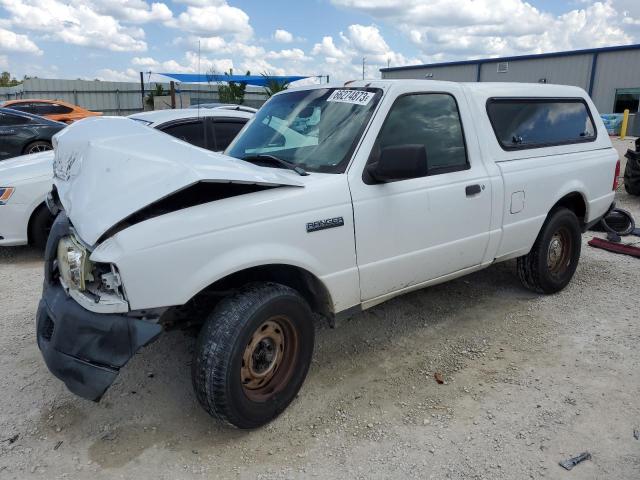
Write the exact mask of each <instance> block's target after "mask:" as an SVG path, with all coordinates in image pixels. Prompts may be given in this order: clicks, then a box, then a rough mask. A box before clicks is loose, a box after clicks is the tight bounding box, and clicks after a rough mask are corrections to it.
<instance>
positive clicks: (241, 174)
mask: <svg viewBox="0 0 640 480" xmlns="http://www.w3.org/2000/svg"><path fill="white" fill-rule="evenodd" d="M54 147H55V158H54V162H53V173H54V183H55V185H56V188H57V190H58V195H59V197H60V201H61V203H62V206H63V207H64V209H65V211H66V214H67V216H68V217H69V219H70V220H71V222H72V223H73V225H74V227H75V229H76V231H77V233H78V235H79V236H80V238H81V239H82V240H83V241H84V242H86V243H87V244H89V245H93V244H95V243H96V242H97V241H98V239H99V238H100V237H101V236H102V235H103V234H104V233H105V232H106V231H107V230H109V229H110V228H111V227H112V226H114V225H115V224H117V223H118V222H120V221H122V220H124V219H125V218H127V217H129V216H130V215H132V214H134V213H136V212H138V211H139V210H141V209H143V208H144V207H146V206H148V205H150V204H152V203H154V202H156V201H158V200H161V199H163V198H165V197H167V196H169V195H171V194H172V193H174V192H177V191H179V190H182V189H184V188H186V187H188V186H190V185H193V184H196V183H199V182H215V183H239V184H245V185H247V184H248V185H261V186H281V185H288V186H296V187H302V186H304V184H303V183H301V182H299V181H297V180H295V179H294V178H293V177H292V176H290V175H288V174H285V173H280V172H278V171H275V170H274V169H266V168H264V167H259V166H256V165H252V164H250V163H248V162H245V161H242V160H238V159H236V158H233V157H228V156H225V155H221V154H218V153H213V152H210V151H208V150H205V149H202V148H198V147H194V146H192V145H190V144H188V143H185V142H183V141H181V140H178V139H176V138H174V137H171V136H169V135H167V134H165V133H162V132H160V131H157V130H154V129H152V128H150V127H147V126H145V125H142V124H141V123H139V122H136V121H134V120H131V119H128V118H122V117H94V118H88V119H85V120H83V121H82V122H78V123H74V124H72V125H70V126H69V127H67V128H65V129H64V130H63V131H61V132H60V133H58V134H57V135H56V136H55V137H54Z"/></svg>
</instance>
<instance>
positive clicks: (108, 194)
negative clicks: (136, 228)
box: [37, 118, 303, 401]
mask: <svg viewBox="0 0 640 480" xmlns="http://www.w3.org/2000/svg"><path fill="white" fill-rule="evenodd" d="M54 145H55V156H54V163H53V170H54V171H53V173H54V188H53V190H52V192H51V194H50V195H49V197H48V199H47V205H48V206H49V209H50V210H51V211H52V213H54V214H57V218H56V221H55V222H54V224H53V227H52V229H51V233H50V235H49V239H48V242H47V247H46V250H45V280H44V288H43V294H42V299H41V301H40V304H39V307H38V313H37V338H38V346H39V347H40V350H41V351H42V354H43V356H44V359H45V362H46V364H47V366H48V367H49V369H50V370H51V372H52V373H53V374H54V375H55V376H56V377H58V378H59V379H61V380H62V381H64V383H65V384H66V385H67V387H68V388H69V390H71V391H72V392H73V393H75V394H77V395H79V396H81V397H84V398H86V399H89V400H94V401H98V400H99V399H100V398H101V397H102V395H103V394H104V392H105V391H106V389H107V388H109V386H110V385H111V384H112V383H113V381H114V380H115V378H116V376H117V375H118V372H119V370H120V368H122V367H123V366H124V365H125V364H126V363H127V362H128V361H129V359H131V357H132V356H133V355H134V354H135V353H136V351H138V350H139V349H140V348H142V347H143V346H145V345H147V344H148V343H150V342H152V341H153V340H155V339H156V338H157V337H158V336H159V335H160V333H161V332H162V329H163V328H162V325H161V324H160V315H161V314H162V313H163V312H164V311H165V310H166V308H167V305H166V304H163V299H161V298H159V299H157V302H158V304H157V305H156V307H158V308H148V309H145V310H133V311H132V310H131V305H132V303H133V302H132V300H131V299H130V298H128V297H127V289H126V284H127V282H126V278H124V279H123V278H121V270H120V269H119V268H118V265H117V264H116V263H117V261H118V260H115V259H112V258H111V257H110V256H109V255H107V256H106V259H105V256H104V251H103V252H102V256H100V255H96V249H97V248H99V247H100V246H102V245H104V244H105V243H106V242H105V241H106V240H107V239H110V238H112V237H114V236H117V234H118V233H119V232H120V231H122V230H124V229H127V228H129V227H131V226H132V225H135V224H138V223H141V222H145V221H148V220H150V219H152V218H154V217H157V216H160V215H166V214H168V213H171V212H175V211H177V210H182V209H186V208H189V207H193V206H196V205H201V204H203V203H209V202H214V201H216V200H221V199H224V198H229V197H234V196H238V195H244V194H249V193H253V192H257V191H260V190H264V189H268V188H274V187H279V186H296V187H301V186H303V184H300V183H299V182H298V181H296V180H294V179H293V178H289V177H287V176H286V175H284V174H281V173H279V172H274V171H270V170H269V169H264V168H261V167H257V166H255V165H251V164H249V163H247V162H243V161H241V160H237V159H234V158H230V157H225V156H223V155H219V154H215V153H213V152H209V151H206V150H203V149H201V148H197V147H194V146H192V145H189V144H187V143H185V142H182V141H179V140H176V139H175V138H173V137H170V136H169V135H166V134H164V133H161V132H158V131H156V130H153V129H149V128H147V127H145V126H143V125H140V124H138V123H137V122H133V121H131V120H129V119H123V118H96V119H87V120H83V121H82V122H78V123H77V124H73V125H70V126H69V127H67V128H66V129H64V130H63V131H62V132H60V134H58V135H57V136H56V137H55V138H54ZM92 255H93V257H94V258H93V259H92ZM98 258H99V259H100V260H99V261H98V260H97V259H98ZM110 260H112V261H110ZM120 261H122V258H120ZM127 266H129V265H127V264H124V265H121V267H122V272H125V271H126V267H127ZM134 287H135V285H133V286H132V287H131V288H132V289H133V288H134Z"/></svg>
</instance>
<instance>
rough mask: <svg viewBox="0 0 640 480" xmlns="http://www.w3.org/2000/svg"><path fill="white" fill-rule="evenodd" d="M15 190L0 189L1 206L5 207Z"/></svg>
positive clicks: (9, 188) (8, 188) (11, 188)
mask: <svg viewBox="0 0 640 480" xmlns="http://www.w3.org/2000/svg"><path fill="white" fill-rule="evenodd" d="M14 191H15V188H13V187H0V205H4V204H6V203H7V201H8V200H9V199H10V198H11V195H13V192H14Z"/></svg>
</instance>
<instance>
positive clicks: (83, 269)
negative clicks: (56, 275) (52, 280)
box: [58, 237, 93, 290]
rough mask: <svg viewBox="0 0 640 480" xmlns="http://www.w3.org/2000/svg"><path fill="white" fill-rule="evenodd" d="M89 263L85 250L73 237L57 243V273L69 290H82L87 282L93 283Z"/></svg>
mask: <svg viewBox="0 0 640 480" xmlns="http://www.w3.org/2000/svg"><path fill="white" fill-rule="evenodd" d="M91 270H92V268H91V262H90V261H89V254H88V252H87V250H86V249H85V248H84V247H83V246H82V245H81V244H80V243H79V242H78V241H77V240H75V239H74V238H73V237H64V238H61V239H60V241H59V242H58V271H59V272H60V276H61V277H62V281H63V283H64V284H65V286H66V287H67V288H69V289H75V290H84V289H85V288H86V282H87V281H93V274H92V273H91Z"/></svg>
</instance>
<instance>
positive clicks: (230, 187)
mask: <svg viewBox="0 0 640 480" xmlns="http://www.w3.org/2000/svg"><path fill="white" fill-rule="evenodd" d="M279 187H280V186H279V185H257V184H255V183H253V184H249V183H230V182H226V183H222V182H198V183H194V184H192V185H189V186H188V187H185V188H183V189H182V190H178V191H177V192H174V193H172V194H171V195H168V196H166V197H164V198H162V199H160V200H158V201H156V202H153V203H151V204H149V205H147V206H146V207H144V208H142V209H140V210H138V211H137V212H135V213H133V214H131V215H129V216H128V217H126V218H125V219H123V220H121V221H120V222H118V223H116V224H115V225H114V226H113V227H111V228H110V229H109V230H107V231H106V232H105V233H104V234H103V235H102V237H101V238H100V239H99V240H98V243H100V242H102V241H104V240H106V239H107V238H109V237H111V236H113V235H115V234H116V233H118V232H120V231H121V230H124V229H125V228H128V227H130V226H132V225H135V224H136V223H140V222H144V221H145V220H149V219H151V218H154V217H159V216H160V215H166V214H167V213H171V212H176V211H178V210H183V209H185V208H189V207H195V206H196V205H202V204H204V203H209V202H215V201H216V200H222V199H225V198H231V197H237V196H240V195H246V194H248V193H255V192H260V191H262V190H269V189H272V188H279Z"/></svg>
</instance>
